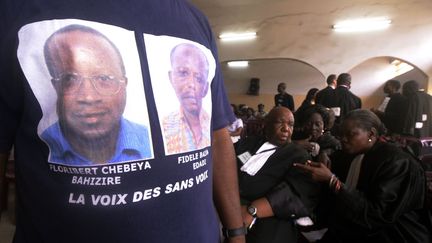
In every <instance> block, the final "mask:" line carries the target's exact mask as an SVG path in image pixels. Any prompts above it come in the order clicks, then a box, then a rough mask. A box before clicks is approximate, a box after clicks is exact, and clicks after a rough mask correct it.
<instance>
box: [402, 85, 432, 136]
mask: <svg viewBox="0 0 432 243" xmlns="http://www.w3.org/2000/svg"><path fill="white" fill-rule="evenodd" d="M402 92H403V95H404V96H406V97H407V100H408V102H407V103H408V104H407V105H408V107H407V110H406V113H405V116H404V117H405V120H404V121H405V122H404V126H403V133H404V134H408V135H412V136H415V137H418V138H420V137H430V136H432V96H430V95H429V94H427V93H426V92H424V91H420V90H419V85H418V83H417V82H416V81H414V80H411V81H408V82H406V83H404V85H403V87H402Z"/></svg>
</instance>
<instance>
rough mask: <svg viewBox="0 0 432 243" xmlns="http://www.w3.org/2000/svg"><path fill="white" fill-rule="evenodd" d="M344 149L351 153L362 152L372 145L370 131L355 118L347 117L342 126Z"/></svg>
mask: <svg viewBox="0 0 432 243" xmlns="http://www.w3.org/2000/svg"><path fill="white" fill-rule="evenodd" d="M341 133H342V136H341V143H342V149H343V150H344V151H345V152H346V153H349V154H360V153H363V152H365V151H366V150H368V148H369V147H370V146H371V144H370V142H368V139H369V138H370V132H368V131H366V130H365V129H363V128H362V127H360V126H359V125H358V123H357V122H356V121H355V120H354V119H347V120H345V121H344V122H342V126H341Z"/></svg>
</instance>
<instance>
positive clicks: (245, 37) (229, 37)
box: [219, 32, 256, 41]
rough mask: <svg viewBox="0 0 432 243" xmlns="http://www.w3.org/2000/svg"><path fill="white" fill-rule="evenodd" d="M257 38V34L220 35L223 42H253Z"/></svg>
mask: <svg viewBox="0 0 432 243" xmlns="http://www.w3.org/2000/svg"><path fill="white" fill-rule="evenodd" d="M255 38H256V32H244V33H225V34H221V35H219V39H221V40H223V41H236V40H251V39H255Z"/></svg>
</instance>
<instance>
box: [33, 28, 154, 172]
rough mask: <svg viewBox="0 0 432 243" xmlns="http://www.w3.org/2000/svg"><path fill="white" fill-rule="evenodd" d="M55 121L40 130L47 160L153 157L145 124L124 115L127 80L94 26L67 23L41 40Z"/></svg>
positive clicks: (69, 162) (71, 161) (113, 52)
mask: <svg viewBox="0 0 432 243" xmlns="http://www.w3.org/2000/svg"><path fill="white" fill-rule="evenodd" d="M44 55H45V62H46V65H47V68H48V71H49V73H50V75H51V77H52V78H51V83H52V86H53V87H54V89H55V92H56V94H57V102H56V109H57V115H58V121H57V122H55V123H54V124H52V125H51V126H50V127H48V128H47V129H46V130H45V131H44V132H43V133H42V135H41V137H42V139H43V140H44V141H45V142H46V143H47V144H48V147H49V149H50V156H49V162H53V163H59V164H66V165H78V166H80V165H97V164H106V163H119V162H125V161H133V160H142V159H146V158H150V157H152V152H151V148H150V147H151V146H150V138H149V131H148V129H147V127H146V126H144V125H141V124H138V123H134V122H132V121H129V120H127V119H125V118H124V117H123V112H124V110H125V106H126V86H127V85H128V82H129V80H128V79H127V76H126V71H125V67H124V63H123V58H122V56H121V53H120V51H119V50H118V49H117V47H116V46H115V45H114V44H113V43H112V42H111V41H110V40H109V39H108V38H107V37H106V36H105V35H103V34H102V33H100V32H99V31H97V30H95V29H93V28H90V27H87V26H83V25H69V26H66V27H63V28H61V29H59V30H57V31H56V32H54V33H53V34H52V35H51V36H50V37H49V38H48V39H47V41H46V42H45V46H44Z"/></svg>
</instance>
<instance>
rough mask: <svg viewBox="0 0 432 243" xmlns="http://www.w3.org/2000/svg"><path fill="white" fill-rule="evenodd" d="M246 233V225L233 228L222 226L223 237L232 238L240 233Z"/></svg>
mask: <svg viewBox="0 0 432 243" xmlns="http://www.w3.org/2000/svg"><path fill="white" fill-rule="evenodd" d="M246 233H247V230H246V227H245V226H244V225H243V227H240V228H235V229H225V228H222V234H223V236H224V237H225V238H232V237H236V236H240V235H245V234H246Z"/></svg>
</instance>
